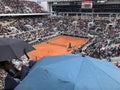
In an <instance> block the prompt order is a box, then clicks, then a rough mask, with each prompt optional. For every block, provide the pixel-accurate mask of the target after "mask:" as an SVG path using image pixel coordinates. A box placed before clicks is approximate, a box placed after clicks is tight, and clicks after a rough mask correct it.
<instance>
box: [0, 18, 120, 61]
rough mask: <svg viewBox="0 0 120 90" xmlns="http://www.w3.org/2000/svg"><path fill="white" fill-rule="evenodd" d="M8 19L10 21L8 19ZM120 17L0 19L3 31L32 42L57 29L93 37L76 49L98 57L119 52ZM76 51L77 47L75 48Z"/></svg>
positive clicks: (58, 31) (8, 35)
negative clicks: (82, 46)
mask: <svg viewBox="0 0 120 90" xmlns="http://www.w3.org/2000/svg"><path fill="white" fill-rule="evenodd" d="M6 22H7V23H6ZM119 23H120V20H119V19H116V18H112V19H111V20H110V19H109V18H108V17H102V18H101V17H94V19H92V18H89V17H84V19H81V18H80V17H62V16H59V17H58V16H48V17H24V18H23V17H18V18H9V17H8V18H5V19H4V20H3V19H0V24H1V25H0V29H1V30H0V35H1V36H2V35H3V37H11V38H20V39H24V40H25V41H28V42H31V41H34V40H39V41H40V40H43V38H45V37H48V36H52V35H54V34H55V33H59V34H67V35H74V36H79V37H88V38H91V39H92V40H90V42H87V43H88V44H89V45H87V46H86V44H84V46H86V48H84V49H83V48H78V49H77V52H74V53H83V52H84V53H85V54H86V55H89V56H92V57H95V58H100V59H103V58H107V57H116V56H119V55H120V45H119V43H120V40H119V38H120V33H119V31H120V26H119ZM75 51H76V50H75Z"/></svg>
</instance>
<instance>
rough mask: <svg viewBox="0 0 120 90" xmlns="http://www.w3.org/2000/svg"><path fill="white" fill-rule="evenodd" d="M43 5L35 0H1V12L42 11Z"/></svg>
mask: <svg viewBox="0 0 120 90" xmlns="http://www.w3.org/2000/svg"><path fill="white" fill-rule="evenodd" d="M41 12H45V11H44V10H42V7H41V6H40V5H39V4H38V3H36V2H33V1H24V0H23V1H22V0H0V14H11V13H12V14H16V13H20V14H21V13H41Z"/></svg>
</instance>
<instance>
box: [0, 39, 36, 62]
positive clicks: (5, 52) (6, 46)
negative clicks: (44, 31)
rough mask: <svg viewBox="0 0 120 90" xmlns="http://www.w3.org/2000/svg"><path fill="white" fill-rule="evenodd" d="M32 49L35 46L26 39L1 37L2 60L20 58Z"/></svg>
mask: <svg viewBox="0 0 120 90" xmlns="http://www.w3.org/2000/svg"><path fill="white" fill-rule="evenodd" d="M31 50H34V48H33V47H32V46H31V45H29V44H28V43H27V42H25V41H24V40H21V39H11V38H0V61H5V60H8V59H17V58H20V57H21V56H22V55H23V54H26V53H27V52H29V51H31Z"/></svg>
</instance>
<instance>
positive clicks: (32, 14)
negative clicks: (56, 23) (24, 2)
mask: <svg viewBox="0 0 120 90" xmlns="http://www.w3.org/2000/svg"><path fill="white" fill-rule="evenodd" d="M37 15H41V16H43V15H50V13H27V14H24V13H22V14H20V13H19V14H18V13H17V14H0V16H37Z"/></svg>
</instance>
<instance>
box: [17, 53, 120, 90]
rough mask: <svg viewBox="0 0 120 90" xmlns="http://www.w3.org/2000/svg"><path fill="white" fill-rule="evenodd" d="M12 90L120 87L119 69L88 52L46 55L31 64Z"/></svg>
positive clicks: (115, 89) (109, 89)
mask: <svg viewBox="0 0 120 90" xmlns="http://www.w3.org/2000/svg"><path fill="white" fill-rule="evenodd" d="M15 90H120V70H119V69H118V68H117V67H115V66H114V65H113V64H112V63H110V62H107V61H101V60H99V59H95V58H91V57H89V56H84V57H83V56H80V55H72V54H70V55H59V56H48V57H44V58H42V59H41V60H40V61H38V62H37V63H36V64H35V65H34V66H33V68H32V70H31V71H30V73H29V74H28V75H27V76H26V78H25V79H24V80H23V81H22V82H21V83H20V84H19V85H18V86H17V87H16V88H15Z"/></svg>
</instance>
